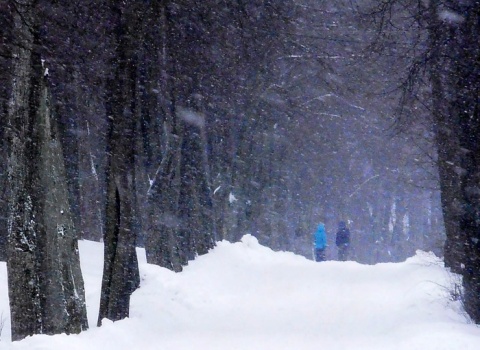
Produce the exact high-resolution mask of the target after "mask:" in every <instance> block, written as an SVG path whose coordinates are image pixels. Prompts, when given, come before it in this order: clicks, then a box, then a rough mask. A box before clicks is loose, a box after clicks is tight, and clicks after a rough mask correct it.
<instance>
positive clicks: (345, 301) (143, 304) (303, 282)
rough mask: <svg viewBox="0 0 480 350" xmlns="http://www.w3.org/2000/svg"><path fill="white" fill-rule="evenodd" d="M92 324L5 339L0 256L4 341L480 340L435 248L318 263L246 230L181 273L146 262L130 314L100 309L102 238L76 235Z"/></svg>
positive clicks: (191, 344) (304, 344)
mask: <svg viewBox="0 0 480 350" xmlns="http://www.w3.org/2000/svg"><path fill="white" fill-rule="evenodd" d="M80 250H81V263H82V270H83V274H84V278H85V284H86V293H87V295H86V298H87V307H88V313H89V321H90V325H92V328H90V330H88V331H86V332H83V333H81V334H79V335H69V336H67V335H56V336H44V335H40V336H34V337H29V338H27V339H25V340H22V341H20V342H14V343H12V342H10V334H9V333H10V328H9V327H10V323H9V315H8V297H7V288H6V287H7V280H6V267H5V263H1V265H0V312H2V311H3V319H4V323H5V326H4V329H3V333H2V339H1V341H0V349H2V350H9V349H29V350H34V349H49V350H57V349H58V350H60V349H61V350H65V349H69V350H75V349H88V350H97V349H98V350H110V349H111V350H113V349H115V350H121V349H162V350H182V349H188V350H192V349H195V350H203V349H206V350H207V349H208V350H214V349H222V350H225V349H248V350H259V349H265V350H267V349H268V350H269V349H272V350H273V349H275V350H278V349H289V350H293V349H300V350H309V349H315V350H318V349H328V350H335V349H352V350H360V349H381V350H389V349H405V350H407V349H408V350H412V349H422V350H428V349H432V350H433V349H436V350H437V349H448V350H455V349H459V350H460V349H461V350H468V349H472V350H473V349H475V350H478V349H479V348H480V328H478V327H477V326H475V325H473V324H471V323H469V322H468V320H467V319H466V317H465V316H464V314H463V313H462V312H461V305H460V302H458V301H453V298H452V293H451V291H452V290H453V284H454V283H456V282H458V280H457V278H456V277H455V276H453V275H451V274H449V273H448V271H447V270H446V269H445V268H444V267H443V263H442V262H441V261H440V260H439V259H438V258H436V257H435V256H434V255H433V254H429V253H424V252H417V255H416V256H414V257H412V258H410V259H408V260H407V261H406V262H403V263H397V264H393V263H389V264H378V265H374V266H367V265H361V264H358V263H355V262H337V261H327V262H322V263H315V262H313V261H310V260H307V259H305V258H304V257H301V256H298V255H295V254H293V253H288V252H273V251H272V250H270V249H268V248H266V247H263V246H261V245H260V244H259V243H258V242H257V240H256V239H255V238H254V237H252V236H250V235H246V236H244V237H243V239H242V241H241V242H239V243H229V242H226V241H223V242H219V243H218V245H217V247H215V248H214V249H212V250H211V251H210V253H209V254H206V255H204V256H201V257H198V258H197V259H196V260H195V261H193V262H191V263H190V264H189V266H187V267H186V268H185V269H184V271H183V272H181V273H174V272H172V271H170V270H167V269H164V268H160V267H158V266H154V265H149V264H147V263H146V262H145V254H144V251H143V250H142V249H138V255H139V259H140V269H141V275H142V285H141V287H140V289H138V290H137V291H136V292H135V293H134V294H133V297H132V301H131V313H130V318H129V319H126V320H123V321H119V322H115V323H113V322H109V321H105V322H104V325H103V326H102V327H100V328H97V327H95V326H94V325H95V324H96V322H95V321H96V317H97V314H98V303H99V292H100V283H101V274H102V259H103V248H102V245H101V244H100V243H94V242H89V241H81V242H80Z"/></svg>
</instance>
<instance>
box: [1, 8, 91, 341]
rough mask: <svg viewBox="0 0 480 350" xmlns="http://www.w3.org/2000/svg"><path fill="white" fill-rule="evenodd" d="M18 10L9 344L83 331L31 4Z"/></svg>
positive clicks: (62, 176) (74, 253)
mask: <svg viewBox="0 0 480 350" xmlns="http://www.w3.org/2000/svg"><path fill="white" fill-rule="evenodd" d="M17 5H18V9H19V11H18V14H17V15H16V19H15V24H16V27H15V29H16V31H17V37H18V38H19V40H20V45H18V47H17V48H16V60H15V63H14V74H13V76H14V80H13V89H12V97H11V101H10V109H9V112H8V117H9V120H8V122H9V124H8V128H9V138H8V139H9V145H10V154H9V159H8V185H9V190H10V193H9V213H8V221H9V228H8V260H7V270H8V282H9V298H10V312H11V322H12V339H13V340H20V339H22V338H24V337H26V336H29V335H33V334H59V333H67V334H68V333H78V332H80V331H81V330H84V329H86V328H87V317H86V307H85V293H84V287H83V279H82V274H81V270H80V261H79V255H78V248H77V238H76V232H75V228H74V224H73V219H72V213H71V211H70V205H69V200H68V189H67V183H66V171H65V165H64V159H63V155H62V148H61V143H60V140H59V133H58V127H57V121H56V119H55V118H53V117H52V113H51V100H50V96H49V89H48V86H47V74H46V72H47V71H46V67H44V65H43V62H42V60H41V58H40V55H39V54H38V53H37V52H36V51H35V50H36V48H37V47H39V41H38V37H37V33H38V32H37V27H36V20H37V19H36V18H35V7H34V6H35V2H33V1H28V2H27V3H25V4H23V5H19V4H17Z"/></svg>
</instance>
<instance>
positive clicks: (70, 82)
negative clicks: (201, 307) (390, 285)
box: [0, 0, 480, 340]
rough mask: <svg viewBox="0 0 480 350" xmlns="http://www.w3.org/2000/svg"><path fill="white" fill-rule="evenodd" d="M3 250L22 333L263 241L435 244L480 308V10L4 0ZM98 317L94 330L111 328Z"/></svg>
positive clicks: (359, 251) (116, 308)
mask: <svg viewBox="0 0 480 350" xmlns="http://www.w3.org/2000/svg"><path fill="white" fill-rule="evenodd" d="M0 12H1V14H2V16H0V80H1V84H0V113H1V118H0V134H1V137H0V142H1V143H0V145H1V146H0V157H1V158H2V160H1V161H0V183H1V192H0V260H1V261H6V262H7V270H8V283H9V291H8V292H9V298H10V315H11V321H12V340H21V339H23V338H25V337H27V336H29V335H32V334H58V333H67V334H69V333H78V332H81V331H82V330H85V329H87V328H88V326H89V325H88V324H87V318H86V309H85V296H84V286H83V279H82V273H81V270H80V264H79V254H78V240H79V239H80V240H93V241H99V242H103V244H104V267H103V280H102V292H101V301H100V312H99V316H98V325H99V326H100V325H101V321H102V320H103V319H105V318H107V319H110V320H112V321H115V320H120V319H123V318H125V317H128V314H129V298H130V295H131V293H132V292H133V291H134V290H135V289H136V288H138V286H139V284H140V276H139V271H138V262H137V257H136V254H135V247H138V246H141V247H144V248H145V250H146V255H147V261H148V262H149V263H151V264H156V265H159V266H162V267H166V268H168V269H171V270H173V271H176V272H179V271H181V270H182V268H183V267H184V266H186V265H187V264H188V262H189V261H191V260H193V259H195V257H196V256H198V255H202V254H205V253H207V252H208V251H209V250H210V249H211V248H212V247H214V246H215V244H216V242H218V241H221V240H228V241H230V242H235V241H238V240H240V239H241V237H242V236H243V235H244V234H251V235H252V236H254V237H256V238H257V239H258V241H259V242H260V243H261V244H263V245H265V246H268V247H270V248H272V249H274V250H278V251H280V250H283V251H292V252H294V253H297V254H300V255H304V256H306V257H308V258H311V257H312V233H313V231H314V230H315V228H316V225H317V224H318V223H319V222H323V223H325V226H326V230H327V239H328V244H329V246H331V247H332V248H331V249H329V250H328V251H327V259H336V258H337V255H336V252H335V250H334V248H333V247H334V245H335V244H334V232H335V230H336V228H337V223H338V222H339V221H347V222H348V224H349V227H350V230H351V232H352V251H351V254H350V255H351V256H350V259H352V260H355V261H357V262H360V263H363V264H376V263H379V262H398V261H403V260H405V259H406V258H408V257H410V256H412V255H414V254H415V251H416V250H418V249H420V250H425V251H433V252H434V253H435V254H436V255H437V256H440V257H443V259H444V263H445V265H446V266H447V267H449V268H450V269H451V270H452V271H453V272H456V273H459V274H460V275H462V277H463V282H462V283H463V285H462V291H461V298H462V301H463V304H464V307H465V310H466V312H467V313H468V315H469V316H470V317H471V319H472V320H473V321H474V322H475V323H480V227H479V226H480V158H479V157H480V149H479V148H480V133H479V132H480V99H479V96H480V94H479V91H480V46H479V45H478V35H479V34H480V3H478V2H477V1H473V0H471V1H469V0H443V1H440V0H430V1H426V0H424V1H411V0H382V1H374V0H339V1H332V2H324V1H314V0H285V1H272V0H246V1H244V0H234V1H223V0H205V1H201V2H200V1H189V0H158V1H155V0H130V1H115V0H84V1H80V2H71V1H61V0H58V1H53V0H0ZM90 326H92V325H90Z"/></svg>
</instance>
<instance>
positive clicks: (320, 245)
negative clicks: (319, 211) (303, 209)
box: [314, 223, 327, 261]
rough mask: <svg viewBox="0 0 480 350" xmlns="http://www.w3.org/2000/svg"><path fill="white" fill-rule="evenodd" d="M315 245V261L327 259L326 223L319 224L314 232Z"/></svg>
mask: <svg viewBox="0 0 480 350" xmlns="http://www.w3.org/2000/svg"><path fill="white" fill-rule="evenodd" d="M314 245H315V261H325V248H327V233H326V232H325V225H324V224H323V223H320V224H318V227H317V230H316V231H315V234H314Z"/></svg>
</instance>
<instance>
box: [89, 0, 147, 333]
mask: <svg viewBox="0 0 480 350" xmlns="http://www.w3.org/2000/svg"><path fill="white" fill-rule="evenodd" d="M111 6H112V7H111V8H112V14H113V21H114V23H115V27H114V35H115V38H116V52H115V55H114V58H113V60H112V66H113V67H114V72H115V74H114V76H113V78H112V79H110V80H109V81H108V85H107V89H108V90H107V101H106V102H107V108H106V112H107V118H108V122H109V134H108V140H107V143H108V149H107V154H108V166H107V198H106V212H105V216H106V225H105V235H104V246H105V248H104V249H105V258H104V268H103V279H102V290H101V297H100V311H99V317H98V325H101V323H102V319H104V318H107V319H110V320H112V321H117V320H120V319H123V318H125V317H128V315H129V309H130V295H131V294H132V293H133V292H134V291H135V289H137V288H138V286H139V285H140V277H139V271H138V261H137V255H136V250H135V246H136V235H135V227H134V223H135V215H136V208H135V171H134V169H135V154H134V149H135V129H136V127H135V124H136V121H135V108H136V106H135V101H136V98H135V95H136V79H137V78H136V69H137V68H136V63H135V55H134V52H135V46H134V45H135V38H136V33H135V27H134V25H135V22H134V21H135V19H136V17H135V16H136V15H137V16H138V15H139V14H132V13H131V12H129V11H127V9H126V8H123V7H122V5H121V4H114V3H113V2H112V5H111Z"/></svg>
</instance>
